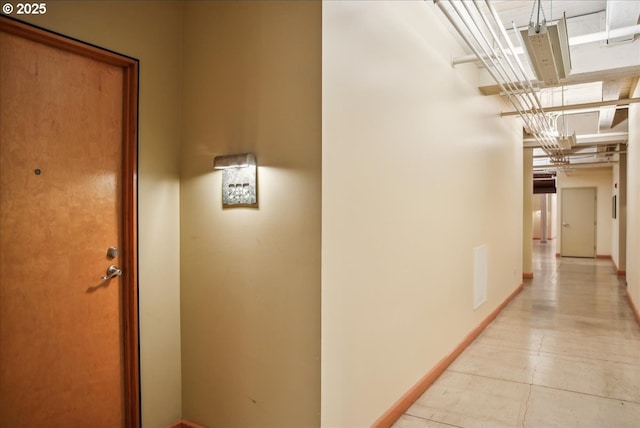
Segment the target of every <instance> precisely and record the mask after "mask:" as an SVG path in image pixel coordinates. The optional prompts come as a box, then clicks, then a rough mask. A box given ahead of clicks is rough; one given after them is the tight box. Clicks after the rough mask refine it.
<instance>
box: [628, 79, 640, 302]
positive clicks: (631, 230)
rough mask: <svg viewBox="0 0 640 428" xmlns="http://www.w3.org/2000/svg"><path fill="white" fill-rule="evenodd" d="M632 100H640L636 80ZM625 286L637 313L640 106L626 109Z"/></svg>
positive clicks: (639, 296) (639, 293) (639, 287)
mask: <svg viewBox="0 0 640 428" xmlns="http://www.w3.org/2000/svg"><path fill="white" fill-rule="evenodd" d="M635 84H636V87H635V91H632V95H631V96H632V97H640V84H638V79H636V83H635ZM627 150H628V153H627V285H628V287H629V294H630V295H631V298H632V299H633V302H634V303H635V306H636V308H638V309H639V310H640V264H639V263H638V260H640V104H631V105H629V146H628V148H627Z"/></svg>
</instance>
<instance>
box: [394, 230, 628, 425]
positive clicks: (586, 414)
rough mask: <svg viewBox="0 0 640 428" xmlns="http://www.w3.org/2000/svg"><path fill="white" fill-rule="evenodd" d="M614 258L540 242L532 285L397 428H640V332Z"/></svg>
mask: <svg viewBox="0 0 640 428" xmlns="http://www.w3.org/2000/svg"><path fill="white" fill-rule="evenodd" d="M625 291H626V289H625V283H624V279H620V278H618V277H617V275H616V274H615V270H614V267H613V264H612V263H611V261H610V260H595V259H579V258H556V257H555V247H554V245H553V242H550V243H547V244H540V243H534V279H533V280H531V281H526V283H525V287H524V289H523V291H522V292H521V293H520V294H519V295H518V296H517V297H516V298H515V299H514V300H513V301H512V302H511V303H510V304H509V305H508V306H507V307H506V308H505V309H504V310H503V311H502V313H500V315H498V317H497V318H496V319H495V320H494V321H493V322H492V323H491V324H490V325H489V326H488V327H487V328H486V329H485V331H484V332H483V333H482V334H481V335H480V336H479V337H478V338H477V339H476V340H475V341H474V342H473V343H472V344H471V345H470V346H469V347H468V348H467V349H466V350H465V351H464V352H463V353H462V354H461V355H460V356H459V357H458V358H457V359H456V361H454V362H453V363H452V364H451V366H449V368H448V369H447V370H446V371H445V372H444V373H443V374H442V376H440V378H438V380H437V381H436V382H435V383H434V384H433V385H432V386H431V387H430V388H429V389H428V390H427V391H426V392H425V393H424V394H423V395H422V396H421V397H420V398H419V399H418V400H417V401H416V403H415V404H414V405H413V406H411V408H409V410H407V412H406V413H405V414H404V415H403V416H402V417H401V418H400V419H399V420H398V421H397V422H396V424H395V425H394V427H396V428H402V427H439V428H446V427H452V426H453V427H524V428H534V427H536V428H547V427H563V428H571V427H581V428H586V427H598V428H601V427H615V428H621V427H633V428H640V326H638V323H637V322H636V320H635V318H634V316H633V312H632V310H631V307H630V305H629V302H628V300H627V297H626V292H625Z"/></svg>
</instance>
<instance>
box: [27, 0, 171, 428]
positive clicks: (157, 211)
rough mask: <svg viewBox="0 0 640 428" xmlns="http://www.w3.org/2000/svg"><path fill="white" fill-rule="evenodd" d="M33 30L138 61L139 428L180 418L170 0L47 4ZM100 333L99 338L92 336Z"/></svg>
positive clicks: (34, 19)
mask: <svg viewBox="0 0 640 428" xmlns="http://www.w3.org/2000/svg"><path fill="white" fill-rule="evenodd" d="M22 18H26V19H28V21H29V22H31V23H34V24H36V25H38V26H41V27H44V28H47V29H51V30H54V31H56V32H59V33H62V34H65V35H68V36H71V37H74V38H77V39H79V40H82V41H85V42H88V43H92V44H95V45H98V46H101V47H104V48H107V49H111V50H113V51H116V52H118V53H122V54H125V55H129V56H132V57H134V58H137V59H139V60H140V88H139V89H140V98H139V127H138V131H139V156H138V162H139V168H138V202H139V205H138V216H139V231H138V239H139V272H138V273H139V279H140V281H139V287H140V288H139V297H140V300H139V310H140V312H139V314H140V366H141V373H140V375H141V384H142V385H141V387H142V401H141V403H142V424H143V426H144V427H145V428H146V427H149V428H151V427H166V426H167V425H169V424H171V423H173V422H175V421H176V420H178V419H179V418H180V417H181V369H180V364H181V362H180V276H179V275H180V241H179V218H180V214H179V176H178V175H179V159H180V158H179V145H180V85H179V83H178V82H179V81H180V78H181V75H180V45H181V30H182V5H181V4H180V3H179V2H172V1H126V2H124V1H85V2H79V1H55V2H53V1H50V2H47V13H46V14H45V15H32V16H27V15H22ZM97 334H99V332H97Z"/></svg>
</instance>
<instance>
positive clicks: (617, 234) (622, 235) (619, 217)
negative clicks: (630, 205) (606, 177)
mask: <svg viewBox="0 0 640 428" xmlns="http://www.w3.org/2000/svg"><path fill="white" fill-rule="evenodd" d="M621 147H623V148H625V149H626V146H621ZM618 157H619V162H618V163H617V164H615V165H613V182H614V187H613V194H614V195H615V196H616V218H615V219H613V222H612V225H611V258H612V259H613V262H614V263H615V265H616V268H617V270H618V271H622V272H624V271H625V270H626V269H627V155H626V154H620V155H618Z"/></svg>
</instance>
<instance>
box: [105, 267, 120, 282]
mask: <svg viewBox="0 0 640 428" xmlns="http://www.w3.org/2000/svg"><path fill="white" fill-rule="evenodd" d="M120 275H122V269H120V268H118V266H115V265H111V266H109V267H108V268H107V275H106V276H101V277H100V279H101V280H103V281H107V280H109V279H111V278H113V277H115V276H120Z"/></svg>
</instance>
